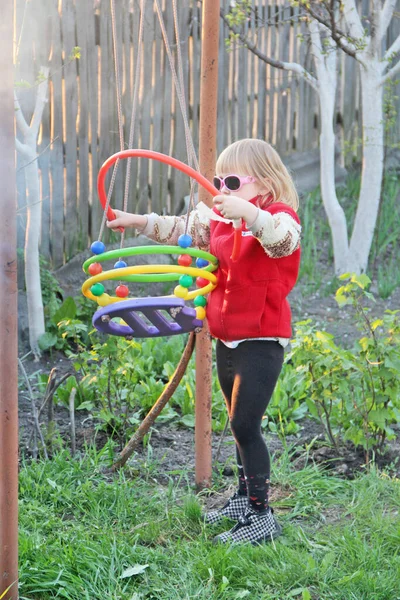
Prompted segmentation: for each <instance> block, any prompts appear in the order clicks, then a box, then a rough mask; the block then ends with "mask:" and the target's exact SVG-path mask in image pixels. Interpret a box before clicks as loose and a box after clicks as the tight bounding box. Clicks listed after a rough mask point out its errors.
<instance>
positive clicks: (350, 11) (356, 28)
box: [342, 0, 365, 40]
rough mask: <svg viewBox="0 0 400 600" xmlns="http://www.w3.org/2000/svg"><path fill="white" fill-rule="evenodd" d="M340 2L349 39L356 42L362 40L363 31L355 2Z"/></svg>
mask: <svg viewBox="0 0 400 600" xmlns="http://www.w3.org/2000/svg"><path fill="white" fill-rule="evenodd" d="M342 2H343V7H344V9H343V12H344V18H345V20H346V23H347V25H348V26H349V30H350V35H351V37H352V38H355V39H357V40H360V39H362V38H363V37H364V36H365V31H364V27H363V24H362V23H361V19H360V16H359V14H358V11H357V6H356V2H355V0H342Z"/></svg>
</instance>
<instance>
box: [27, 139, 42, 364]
mask: <svg viewBox="0 0 400 600" xmlns="http://www.w3.org/2000/svg"><path fill="white" fill-rule="evenodd" d="M29 155H30V158H28V157H29ZM24 156H25V157H26V158H27V159H28V162H29V161H32V162H31V164H29V165H27V166H26V168H25V180H26V189H27V222H26V233H25V285H26V294H27V301H28V319H29V343H30V347H31V350H32V352H33V353H34V355H35V357H38V356H40V348H39V346H38V340H39V338H40V336H41V335H43V334H44V332H45V326H44V312H43V300H42V288H41V285H40V264H39V240H40V226H41V201H40V187H39V169H38V162H37V154H36V140H35V143H34V147H33V148H31V147H30V148H29V153H27V154H24Z"/></svg>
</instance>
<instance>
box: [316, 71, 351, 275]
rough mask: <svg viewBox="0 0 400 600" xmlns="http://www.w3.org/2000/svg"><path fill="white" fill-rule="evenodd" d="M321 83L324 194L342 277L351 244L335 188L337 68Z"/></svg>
mask: <svg viewBox="0 0 400 600" xmlns="http://www.w3.org/2000/svg"><path fill="white" fill-rule="evenodd" d="M318 80H319V82H320V84H321V87H320V93H319V101H320V114H321V134H320V146H319V148H320V163H321V195H322V201H323V203H324V207H325V211H326V214H327V217H328V221H329V226H330V229H331V235H332V243H333V256H334V261H335V273H336V275H340V274H341V273H345V272H346V271H347V270H348V258H349V242H348V236H347V224H346V216H345V214H344V211H343V209H342V207H341V206H340V204H339V201H338V199H337V195H336V186H335V132H334V129H333V120H334V113H335V92H336V65H335V66H334V67H333V69H332V71H331V73H330V77H329V73H328V74H327V73H325V74H322V73H320V72H319V73H318Z"/></svg>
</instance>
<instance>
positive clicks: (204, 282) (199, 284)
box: [196, 277, 210, 288]
mask: <svg viewBox="0 0 400 600" xmlns="http://www.w3.org/2000/svg"><path fill="white" fill-rule="evenodd" d="M209 283H210V282H209V281H208V279H205V277H197V279H196V285H197V287H199V288H202V287H205V286H206V285H208V284H209Z"/></svg>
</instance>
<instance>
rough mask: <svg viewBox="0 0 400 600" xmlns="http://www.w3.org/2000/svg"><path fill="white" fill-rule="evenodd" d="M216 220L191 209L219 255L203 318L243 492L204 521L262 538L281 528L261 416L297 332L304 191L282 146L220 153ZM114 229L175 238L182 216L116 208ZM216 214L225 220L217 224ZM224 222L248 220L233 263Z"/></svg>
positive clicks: (231, 536)
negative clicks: (227, 522)
mask: <svg viewBox="0 0 400 600" xmlns="http://www.w3.org/2000/svg"><path fill="white" fill-rule="evenodd" d="M216 172H217V175H216V176H215V177H214V186H215V187H216V188H217V189H218V190H219V191H220V192H221V193H220V195H218V196H216V197H215V198H214V200H213V201H214V213H212V214H213V216H212V217H211V219H210V216H209V215H207V214H205V213H204V211H201V210H199V209H196V210H193V211H192V212H191V213H190V215H189V224H188V228H187V232H188V233H189V234H190V235H191V236H192V239H193V246H197V247H198V248H201V249H204V250H209V251H210V252H211V253H212V254H214V255H215V256H216V257H217V258H218V261H219V267H218V270H217V271H216V275H217V277H218V285H217V287H216V289H215V290H214V291H213V292H211V293H210V296H209V300H208V304H207V320H208V324H209V328H210V333H211V335H212V336H213V337H215V338H217V345H216V356H217V372H218V378H219V382H220V385H221V389H222V392H223V395H224V397H225V401H226V405H227V409H228V414H229V420H230V426H231V429H232V434H233V437H234V439H235V442H236V456H237V463H238V472H239V485H238V490H237V492H236V493H235V494H234V496H233V497H232V498H230V500H228V502H227V503H226V504H225V506H223V507H222V509H220V510H215V511H212V512H209V513H208V514H206V515H205V520H206V522H207V523H217V522H218V521H220V520H221V519H222V517H228V518H232V519H234V520H236V521H237V523H236V525H235V526H234V527H233V528H232V529H230V530H229V531H226V532H224V533H222V534H220V535H217V536H216V538H215V541H216V542H223V543H226V542H228V543H237V542H251V543H253V544H254V543H260V542H263V541H268V540H271V539H272V538H275V537H277V536H278V535H279V534H280V533H281V527H280V525H279V524H278V523H277V521H276V520H275V517H274V516H273V509H272V508H271V507H270V506H269V504H268V492H269V484H270V455H269V451H268V448H267V446H266V444H265V441H264V439H263V436H262V433H261V421H262V417H263V415H264V413H265V410H266V408H267V406H268V403H269V401H270V398H271V396H272V392H273V390H274V387H275V384H276V381H277V378H278V376H279V373H280V371H281V368H282V363H283V354H284V347H285V346H286V344H287V343H288V342H289V338H290V337H291V333H292V332H291V313H290V308H289V304H288V301H287V296H288V294H289V292H290V290H291V289H292V288H293V286H294V284H295V282H296V279H297V275H298V270H299V263H300V246H299V243H300V231H301V227H300V223H299V219H298V216H297V214H296V211H297V208H298V196H297V193H296V190H295V187H294V184H293V181H292V179H291V177H290V175H289V173H288V171H287V169H286V167H285V166H284V164H283V163H282V161H281V159H280V157H279V156H278V154H277V153H276V151H275V150H274V149H273V148H272V147H271V146H270V145H269V144H267V143H266V142H264V141H262V140H256V139H244V140H239V141H238V142H235V143H234V144H231V145H230V146H228V148H226V149H225V150H224V151H223V152H222V154H221V155H220V157H219V158H218V161H217V165H216ZM115 213H116V219H115V220H114V221H108V222H107V226H108V227H110V228H111V229H116V228H118V227H120V226H122V227H134V228H136V229H138V230H139V231H140V232H141V233H143V234H145V235H146V236H148V237H149V238H151V239H152V240H155V241H157V242H160V243H162V244H176V243H177V240H178V237H179V236H180V235H181V234H182V233H184V232H185V229H186V218H187V217H186V216H180V217H173V216H159V215H157V214H155V213H151V214H149V215H135V214H129V213H125V212H122V211H118V210H116V211H115ZM214 214H216V215H218V216H222V217H223V218H224V219H225V220H221V219H220V220H215V219H214ZM226 219H243V225H242V245H241V251H240V256H239V259H238V260H237V261H236V262H232V261H231V259H230V256H231V253H232V247H233V236H234V230H233V227H232V224H231V223H230V222H227V221H226Z"/></svg>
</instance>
